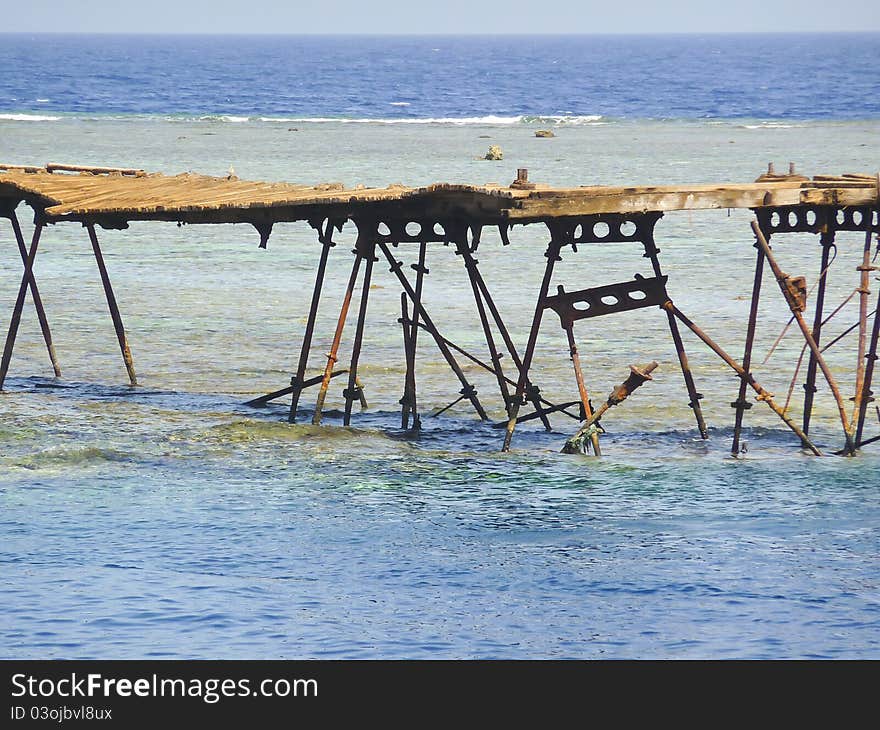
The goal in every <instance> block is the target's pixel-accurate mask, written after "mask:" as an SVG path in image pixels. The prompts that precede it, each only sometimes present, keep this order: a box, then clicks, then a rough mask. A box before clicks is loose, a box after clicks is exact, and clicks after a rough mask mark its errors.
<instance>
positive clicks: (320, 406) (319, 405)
mask: <svg viewBox="0 0 880 730" xmlns="http://www.w3.org/2000/svg"><path fill="white" fill-rule="evenodd" d="M352 253H353V254H354V263H353V264H352V265H351V275H350V276H349V277H348V285H347V286H346V288H345V296H344V297H343V299H342V307H341V308H340V310H339V319H337V320H336V332H335V333H334V335H333V343H332V344H331V345H330V352H328V353H327V364H326V365H325V366H324V375H323V377H322V379H321V387H320V389H319V390H318V399H317V401H316V402H315V413H314V415H313V416H312V425H314V426H317V425H319V424H320V423H321V416H322V412H323V410H324V401H325V400H326V398H327V388H328V387H329V386H330V378H331V377H333V367H334V365H336V361H337V360H338V359H339V355H338V353H339V343H340V342H341V341H342V332H343V330H344V329H345V320H346V319H347V318H348V309H349V307H350V306H351V296H352V294H353V293H354V287H355V284H357V276H358V271H359V270H360V266H361V254H360V252H359V251H358V250H357V249H356V248H355V249H354V250H353V251H352Z"/></svg>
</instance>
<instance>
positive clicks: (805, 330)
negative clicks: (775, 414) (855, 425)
mask: <svg viewBox="0 0 880 730" xmlns="http://www.w3.org/2000/svg"><path fill="white" fill-rule="evenodd" d="M752 230H753V231H754V233H755V238H756V239H757V241H758V245H759V246H760V247H761V249H762V250H763V251H764V255H765V256H766V257H767V262H768V263H769V264H770V268H771V269H773V275H774V276H775V277H776V282H777V283H778V284H779V289H780V291H781V292H782V296H783V297H785V301H786V302H788V306H789V309H791V313H792V314H793V315H794V318H795V321H796V322H797V323H798V327H800V330H801V333H802V334H803V336H804V339H805V340H806V341H807V344H808V345H809V347H810V350H812V352H813V354H814V355H815V356H816V364H817V365H818V366H819V369H820V370H821V371H822V375H824V376H825V380H826V381H827V383H828V387H829V388H830V389H831V393H832V395H833V396H834V400H835V401H836V402H837V409H838V411H839V412H840V420H841V422H842V424H843V433H844V437H845V439H846V446H845V447H844V453H846V454H852V453H854V451H855V440H854V436H855V431H854V429H853V430H850V423H849V419H848V418H847V414H846V406H845V405H844V403H843V398H842V397H841V395H840V389H839V388H838V387H837V382H836V381H835V380H834V376H833V375H832V374H831V370H830V369H829V368H828V365H827V363H826V362H825V358H824V357H822V352H821V350H820V349H819V346H818V345H817V344H816V341H815V340H814V339H813V335H812V333H811V332H810V328H809V327H807V323H806V322H805V321H804V317H803V315H802V314H801V311H800V309H799V308H798V306H799V305H798V302H796V301H795V300H794V298H793V296H792V293H791V291H790V289H789V287H788V284H787V282H788V281H789V277H788V276H787V275H786V274H785V272H784V271H783V270H782V269H781V268H780V267H779V264H778V263H776V259H775V258H774V257H773V252H772V251H771V250H770V245H769V244H768V243H767V239H766V238H764V233H763V232H762V231H761V226H759V225H758V221H752Z"/></svg>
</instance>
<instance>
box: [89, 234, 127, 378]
mask: <svg viewBox="0 0 880 730" xmlns="http://www.w3.org/2000/svg"><path fill="white" fill-rule="evenodd" d="M86 229H87V230H88V232H89V239H91V242H92V251H94V253H95V261H96V262H97V263H98V271H99V272H100V274H101V283H102V284H103V285H104V294H105V296H106V297H107V306H108V307H109V308H110V317H111V319H112V320H113V329H115V330H116V339H117V340H118V341H119V349H120V350H121V352H122V360H123V362H124V363H125V369H126V370H127V371H128V380H129V384H130V385H132V386H135V385H137V376H136V375H135V373H134V361H133V360H132V357H131V349H130V348H129V346H128V339H127V338H126V336H125V327H124V326H123V324H122V315H121V314H120V313H119V305H118V304H117V303H116V295H115V294H114V293H113V287H112V286H111V285H110V277H109V276H108V274H107V267H106V266H105V265H104V256H103V255H102V254H101V247H100V246H99V245H98V236H97V234H96V233H95V226H94V224H92V223H89V224H87V225H86Z"/></svg>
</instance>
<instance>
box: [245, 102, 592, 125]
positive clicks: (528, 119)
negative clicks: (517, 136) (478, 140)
mask: <svg viewBox="0 0 880 730" xmlns="http://www.w3.org/2000/svg"><path fill="white" fill-rule="evenodd" d="M393 103H395V104H396V103H397V102H393ZM402 103H405V102H401V104H402ZM600 119H602V116H601V115H600V114H591V115H589V116H567V115H551V116H526V115H517V116H511V117H506V116H499V115H495V114H488V115H486V116H481V117H424V118H419V117H399V118H395V117H390V118H369V117H363V118H344V117H259V120H260V121H261V122H298V123H300V124H309V123H311V124H446V125H453V126H466V125H479V124H487V125H513V124H559V125H562V124H572V125H576V124H607V122H600V121H599V120H600Z"/></svg>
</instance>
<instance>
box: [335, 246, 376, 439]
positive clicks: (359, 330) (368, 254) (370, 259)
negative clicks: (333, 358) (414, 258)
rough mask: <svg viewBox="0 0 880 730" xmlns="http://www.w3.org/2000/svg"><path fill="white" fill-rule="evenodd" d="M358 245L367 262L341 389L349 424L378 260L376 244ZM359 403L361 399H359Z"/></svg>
mask: <svg viewBox="0 0 880 730" xmlns="http://www.w3.org/2000/svg"><path fill="white" fill-rule="evenodd" d="M358 246H359V247H362V251H363V253H362V254H361V256H362V257H363V258H364V260H365V261H366V262H367V263H366V266H365V267H364V281H363V286H362V289H361V301H360V306H359V308H358V319H357V324H356V325H355V331H354V343H353V344H352V347H351V365H349V366H348V387H347V388H346V389H345V390H344V391H342V395H343V396H344V398H345V416H344V418H343V424H344V425H346V426H349V425H351V406H352V403H354V401H356V400H361V393H362V390H363V389H362V388H361V386H360V382H359V381H358V377H357V370H358V362H359V360H360V357H361V346H362V345H363V342H364V325H365V324H366V320H367V304H368V302H369V300H370V281H371V280H372V278H373V264H374V263H375V262H376V261H378V259H377V258H376V255H375V248H376V244H375V243H373V242H369V243H366V244H362V243H360V242H358ZM361 403H363V401H362V400H361Z"/></svg>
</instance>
